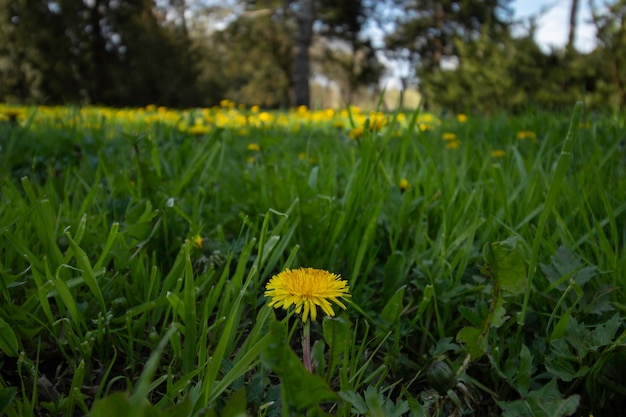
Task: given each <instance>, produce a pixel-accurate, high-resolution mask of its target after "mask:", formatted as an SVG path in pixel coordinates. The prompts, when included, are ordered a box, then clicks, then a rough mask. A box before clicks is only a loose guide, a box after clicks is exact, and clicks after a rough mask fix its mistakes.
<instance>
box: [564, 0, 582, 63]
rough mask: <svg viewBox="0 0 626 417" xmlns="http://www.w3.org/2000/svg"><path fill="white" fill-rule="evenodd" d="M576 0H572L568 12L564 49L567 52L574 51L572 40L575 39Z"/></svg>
mask: <svg viewBox="0 0 626 417" xmlns="http://www.w3.org/2000/svg"><path fill="white" fill-rule="evenodd" d="M578 3H579V2H578V0H572V5H571V7H570V12H569V31H568V35H567V45H566V47H565V49H566V50H567V51H573V50H574V40H575V38H576V21H577V16H578Z"/></svg>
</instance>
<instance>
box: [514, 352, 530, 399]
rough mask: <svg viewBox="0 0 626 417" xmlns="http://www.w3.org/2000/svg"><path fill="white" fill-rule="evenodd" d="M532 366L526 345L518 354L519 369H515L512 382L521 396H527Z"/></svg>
mask: <svg viewBox="0 0 626 417" xmlns="http://www.w3.org/2000/svg"><path fill="white" fill-rule="evenodd" d="M532 366H533V355H532V353H530V349H528V347H526V345H522V348H521V350H520V353H519V367H518V368H517V373H516V374H515V379H514V381H515V388H516V389H517V391H518V392H519V393H520V394H521V395H523V396H526V394H528V389H529V388H530V381H531V374H532Z"/></svg>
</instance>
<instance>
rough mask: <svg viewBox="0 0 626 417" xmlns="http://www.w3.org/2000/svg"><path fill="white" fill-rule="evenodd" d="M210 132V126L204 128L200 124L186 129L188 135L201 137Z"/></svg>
mask: <svg viewBox="0 0 626 417" xmlns="http://www.w3.org/2000/svg"><path fill="white" fill-rule="evenodd" d="M210 131H211V126H205V125H201V124H195V125H193V126H191V127H189V128H187V133H190V134H192V135H195V136H202V135H204V134H206V133H209V132H210Z"/></svg>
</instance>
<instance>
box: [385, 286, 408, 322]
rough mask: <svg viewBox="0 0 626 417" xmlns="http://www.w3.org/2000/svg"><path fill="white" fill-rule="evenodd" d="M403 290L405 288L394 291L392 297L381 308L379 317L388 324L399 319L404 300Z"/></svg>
mask: <svg viewBox="0 0 626 417" xmlns="http://www.w3.org/2000/svg"><path fill="white" fill-rule="evenodd" d="M405 289H406V287H402V288H400V289H399V290H398V291H396V293H395V294H394V295H393V297H391V299H390V300H389V301H388V302H387V304H386V305H385V307H384V308H383V311H382V313H381V317H382V318H383V320H385V321H386V322H387V323H389V324H393V323H395V322H397V321H398V319H399V318H400V313H401V312H402V299H403V298H404V290H405Z"/></svg>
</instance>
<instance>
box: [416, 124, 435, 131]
mask: <svg viewBox="0 0 626 417" xmlns="http://www.w3.org/2000/svg"><path fill="white" fill-rule="evenodd" d="M419 127H420V131H422V132H425V131H427V130H433V126H432V125H429V124H426V123H420V124H419Z"/></svg>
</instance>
